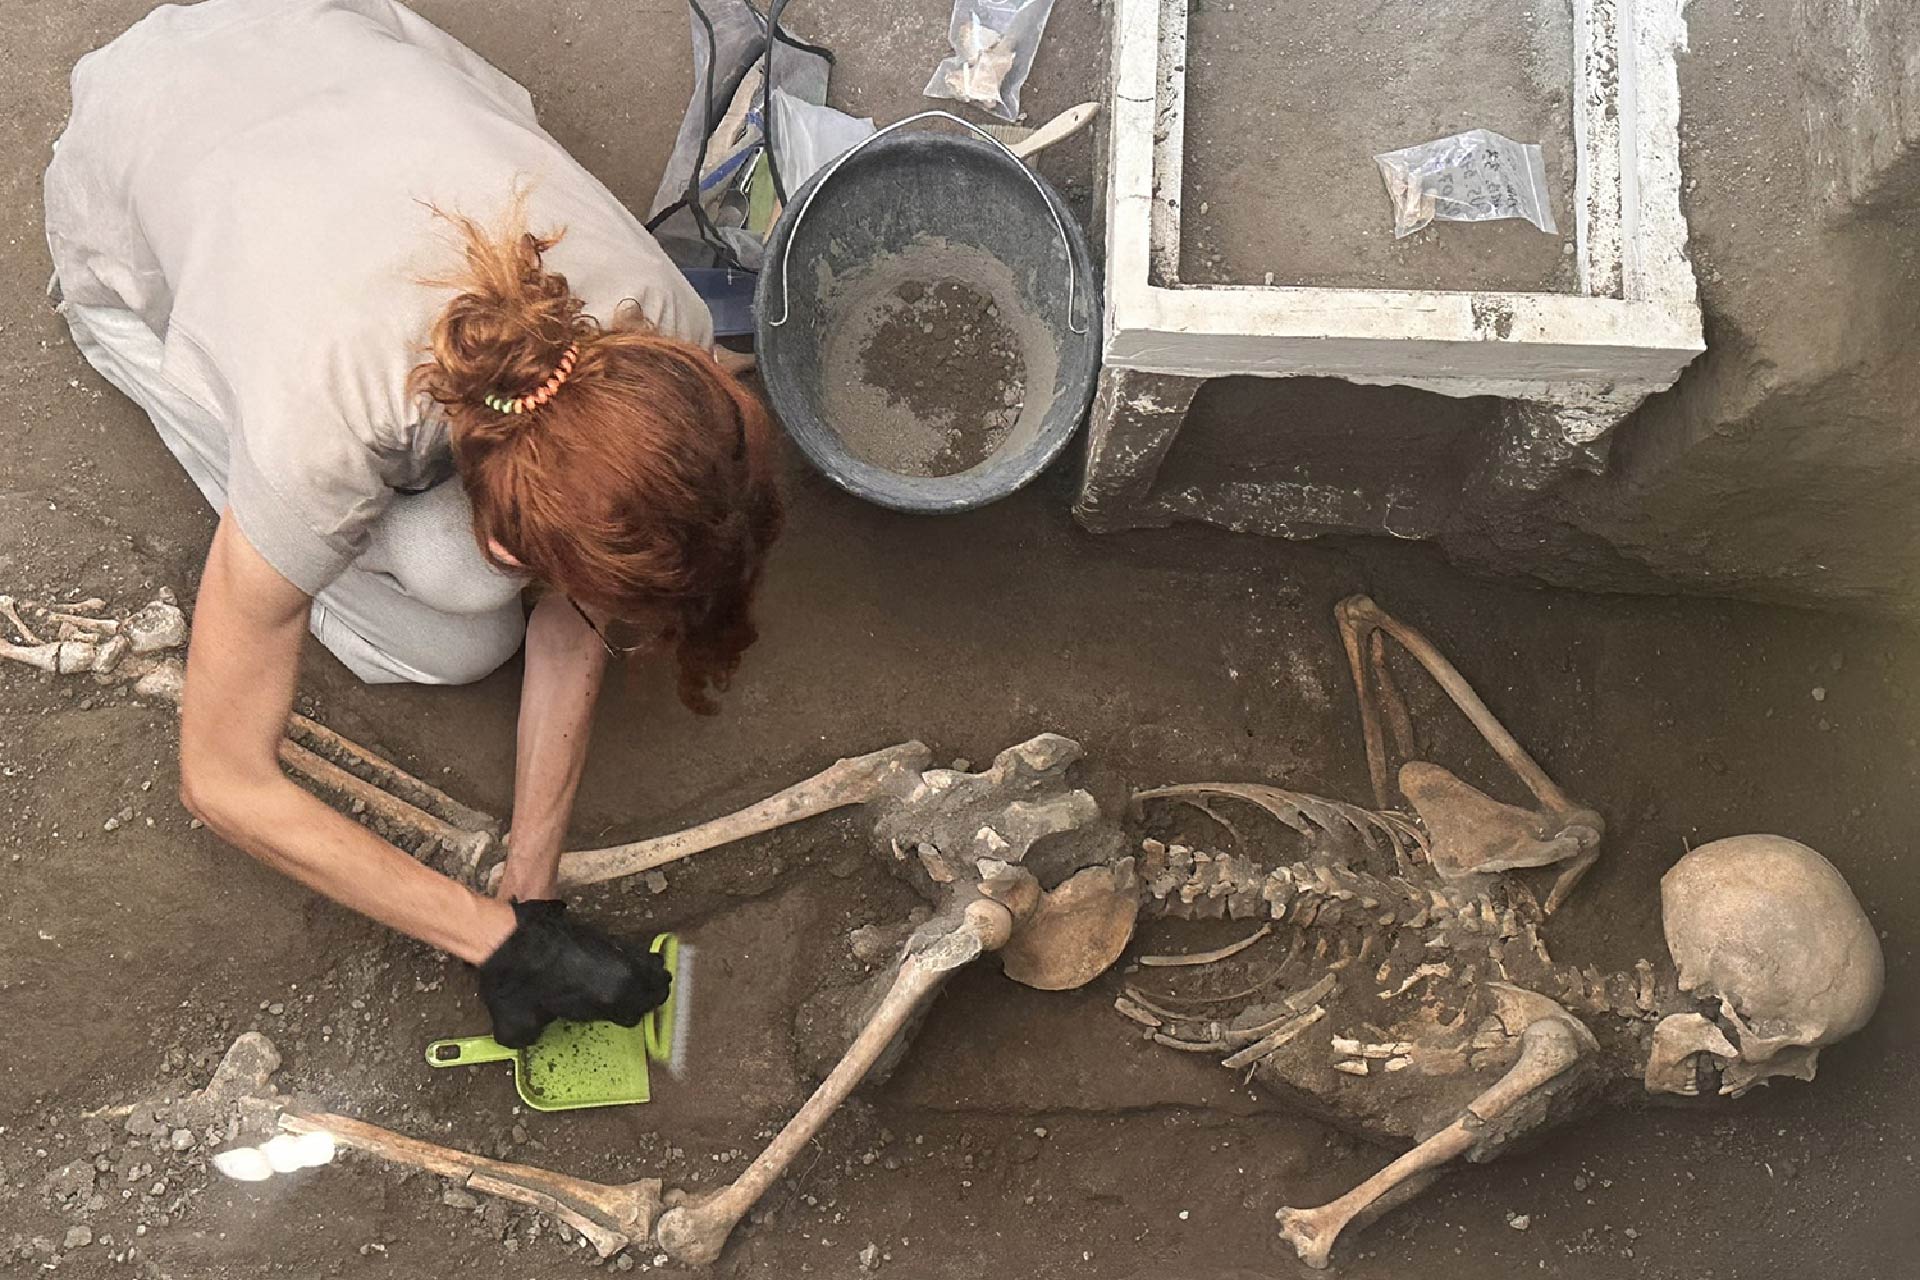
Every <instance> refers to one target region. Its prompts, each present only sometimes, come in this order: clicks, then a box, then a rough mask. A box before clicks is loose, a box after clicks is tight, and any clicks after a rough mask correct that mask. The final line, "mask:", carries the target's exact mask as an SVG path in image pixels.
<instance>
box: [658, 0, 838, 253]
mask: <svg viewBox="0 0 1920 1280" xmlns="http://www.w3.org/2000/svg"><path fill="white" fill-rule="evenodd" d="M786 3H787V0H775V3H774V4H773V5H772V6H770V8H769V11H768V13H767V14H765V15H762V14H761V13H760V11H759V10H758V9H756V8H754V6H753V5H752V4H751V3H750V2H749V0H687V11H688V15H689V17H690V19H691V25H692V29H693V83H694V89H693V97H692V100H691V101H690V102H688V104H687V111H686V115H685V116H684V117H683V118H682V119H681V122H680V132H679V135H678V136H677V137H676V138H675V140H674V147H673V154H672V155H671V156H670V157H669V158H668V160H667V168H666V172H665V173H664V174H662V175H661V178H660V188H659V190H658V191H657V192H656V193H655V194H654V198H653V206H652V209H651V211H650V212H649V214H648V218H647V230H649V231H651V232H652V233H653V235H654V238H655V239H657V240H658V241H659V242H660V245H661V247H662V248H664V249H665V250H666V251H667V256H668V257H670V258H672V259H673V260H674V261H675V262H677V263H679V264H680V265H681V266H694V267H710V266H737V267H743V268H746V269H748V270H752V269H754V268H756V267H758V266H759V262H760V254H761V249H762V245H761V238H760V235H759V233H757V232H755V231H750V230H748V229H747V227H746V225H745V224H746V222H747V217H748V207H749V197H748V195H747V190H746V189H747V186H748V184H749V183H750V181H751V178H752V175H753V174H754V173H755V171H756V168H758V167H759V166H758V163H757V162H758V161H759V160H760V158H761V157H762V156H763V155H764V154H765V152H766V142H767V138H768V133H769V131H768V129H767V127H766V121H765V120H764V119H763V114H764V107H765V104H766V101H767V99H768V97H769V96H770V94H769V92H768V90H769V86H768V85H767V84H766V83H765V81H766V78H767V76H769V75H771V76H772V79H773V83H772V85H771V86H770V88H771V91H772V92H773V93H782V94H785V95H786V96H787V97H788V98H790V99H793V100H795V101H798V102H804V103H824V102H825V101H826V100H827V80H828V77H829V73H830V71H831V68H832V65H833V58H832V55H831V54H829V53H828V52H827V51H826V50H824V49H820V48H816V47H815V46H813V45H808V44H805V43H802V42H800V41H798V40H795V39H794V38H793V37H792V36H791V35H790V34H788V33H787V32H786V31H784V30H782V29H780V28H779V21H780V11H781V10H782V9H784V8H785V7H786ZM770 24H771V25H770ZM776 45H777V46H778V47H777V48H775V47H774V46H776ZM774 132H775V133H777V130H775V131H774ZM781 146H782V143H781V141H780V140H779V139H778V137H775V138H774V145H773V149H774V151H775V152H778V151H779V150H780V149H781ZM775 160H776V162H777V160H778V157H777V156H776V157H775ZM784 179H785V175H784V174H783V173H776V174H775V175H774V176H773V177H772V178H770V179H769V180H770V181H771V182H772V184H773V185H774V186H776V187H778V188H780V189H781V190H780V193H779V194H780V195H782V196H784V195H785V194H786V193H787V192H788V191H790V190H791V189H792V188H793V187H794V186H795V185H797V184H795V183H792V182H789V181H785V180H784Z"/></svg>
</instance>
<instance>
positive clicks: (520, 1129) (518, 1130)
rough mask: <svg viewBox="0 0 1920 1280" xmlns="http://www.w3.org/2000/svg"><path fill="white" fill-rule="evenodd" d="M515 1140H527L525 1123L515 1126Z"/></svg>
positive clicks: (520, 1141)
mask: <svg viewBox="0 0 1920 1280" xmlns="http://www.w3.org/2000/svg"><path fill="white" fill-rule="evenodd" d="M513 1140H514V1141H515V1142H517V1143H524V1142H525V1141H526V1140H527V1126H525V1125H523V1124H517V1125H515V1126H513Z"/></svg>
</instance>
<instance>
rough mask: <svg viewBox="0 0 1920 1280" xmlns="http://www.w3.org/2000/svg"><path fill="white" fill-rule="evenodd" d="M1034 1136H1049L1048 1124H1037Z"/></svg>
mask: <svg viewBox="0 0 1920 1280" xmlns="http://www.w3.org/2000/svg"><path fill="white" fill-rule="evenodd" d="M1033 1136H1034V1137H1036V1138H1044V1137H1046V1136H1047V1126H1045V1125H1043V1124H1037V1125H1035V1126H1034V1127H1033Z"/></svg>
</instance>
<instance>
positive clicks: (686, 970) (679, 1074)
mask: <svg viewBox="0 0 1920 1280" xmlns="http://www.w3.org/2000/svg"><path fill="white" fill-rule="evenodd" d="M651 949H652V951H653V953H654V954H655V955H657V956H659V957H660V959H661V961H662V963H664V964H665V965H666V966H667V972H668V973H669V974H671V975H673V982H672V985H671V986H669V987H668V988H667V998H666V1001H665V1002H664V1003H662V1004H661V1006H660V1007H659V1008H657V1009H655V1010H654V1011H653V1012H652V1013H651V1014H649V1015H648V1017H649V1019H650V1021H649V1022H648V1024H647V1057H648V1059H649V1060H651V1061H653V1062H658V1063H660V1064H662V1065H663V1066H665V1067H666V1069H667V1074H668V1075H670V1076H672V1077H673V1078H674V1079H676V1080H683V1079H685V1078H686V1070H687V1047H688V1045H689V1043H690V1037H691V1035H692V1027H693V1016H692V1014H693V969H694V963H693V962H694V957H695V955H696V954H697V950H698V949H697V948H695V947H694V946H693V945H692V944H691V943H686V942H682V941H681V940H680V936H679V935H678V934H674V933H663V934H661V935H660V936H659V937H657V938H655V939H654V940H653V946H652V948H651Z"/></svg>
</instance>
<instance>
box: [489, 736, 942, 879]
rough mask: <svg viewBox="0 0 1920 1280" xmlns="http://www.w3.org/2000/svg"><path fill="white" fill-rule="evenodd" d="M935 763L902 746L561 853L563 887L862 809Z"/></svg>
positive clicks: (919, 747) (919, 749)
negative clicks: (718, 812) (736, 802)
mask: <svg viewBox="0 0 1920 1280" xmlns="http://www.w3.org/2000/svg"><path fill="white" fill-rule="evenodd" d="M932 758H933V753H932V752H930V751H929V750H927V748H926V746H925V745H923V744H922V743H918V742H903V743H900V744H899V745H898V746H892V747H886V748H884V749H882V750H879V751H875V752H872V753H870V754H868V755H864V756H854V757H851V758H849V759H845V760H840V761H836V762H835V763H834V764H831V765H829V766H828V767H827V768H826V769H824V770H822V771H821V772H820V773H817V774H815V775H814V776H813V777H811V778H808V779H806V780H805V781H804V782H797V783H795V784H794V785H793V786H791V787H788V788H787V789H786V790H785V791H782V792H780V793H778V794H777V795H773V796H769V797H768V798H766V799H765V800H761V801H758V802H757V803H754V804H751V805H748V806H747V807H746V808H744V809H741V810H740V811H739V812H737V813H730V814H728V815H726V816H725V817H722V818H715V819H714V820H713V821H711V822H704V823H701V824H700V825H699V826H697V827H691V828H689V829H687V830H685V831H678V832H675V833H673V834H672V835H665V836H656V837H654V838H652V839H650V840H636V841H634V842H633V843H631V844H621V845H612V846H609V847H607V848H604V849H584V850H579V851H576V852H573V853H565V854H562V855H561V856H560V885H561V887H562V888H566V887H569V886H579V885H585V884H599V883H601V882H603V881H606V880H617V879H619V878H620V877H622V876H630V875H637V874H639V873H640V872H643V871H651V870H653V869H654V868H656V867H664V866H666V865H667V864H668V863H671V862H677V861H679V860H680V859H682V858H685V857H690V856H691V855H693V854H696V853H700V852H702V851H704V850H707V849H713V848H717V847H718V846H720V845H723V844H730V843H732V842H733V841H735V840H743V839H745V838H747V837H748V836H755V835H759V834H760V833H762V832H765V831H772V830H774V829H775V828H776V827H784V826H787V825H789V824H791V823H795V822H799V821H801V820H803V819H806V818H811V817H814V816H815V815H817V814H822V813H828V812H831V811H832V810H834V809H841V808H845V807H846V806H847V805H851V804H864V803H866V802H868V801H870V800H874V799H877V798H879V797H880V796H881V795H882V794H885V793H886V792H887V791H888V790H889V788H890V787H891V786H892V785H893V784H895V783H896V781H897V780H898V779H900V777H901V776H902V775H903V774H916V775H917V774H918V772H919V771H920V770H923V769H925V768H926V766H927V763H928V761H930V760H931V759H932ZM498 876H499V873H498V872H497V871H496V872H495V873H494V875H493V877H491V879H490V882H489V883H490V885H491V884H492V883H497V881H498Z"/></svg>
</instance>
